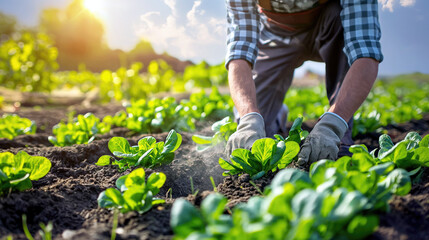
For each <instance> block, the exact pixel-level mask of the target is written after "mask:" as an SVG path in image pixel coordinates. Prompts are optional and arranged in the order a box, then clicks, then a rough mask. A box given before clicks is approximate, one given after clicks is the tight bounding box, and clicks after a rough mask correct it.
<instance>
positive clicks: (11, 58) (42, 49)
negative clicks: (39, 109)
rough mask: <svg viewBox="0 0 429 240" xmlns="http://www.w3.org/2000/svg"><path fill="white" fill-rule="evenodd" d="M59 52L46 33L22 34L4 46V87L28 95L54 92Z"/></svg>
mask: <svg viewBox="0 0 429 240" xmlns="http://www.w3.org/2000/svg"><path fill="white" fill-rule="evenodd" d="M57 55H58V50H57V49H56V48H55V47H53V42H52V40H51V39H50V38H49V37H48V36H47V35H46V34H43V33H38V34H34V33H31V32H22V33H16V34H13V35H12V38H10V39H8V40H7V41H4V42H1V44H0V85H1V86H4V87H6V88H11V89H16V90H20V91H25V92H50V91H52V90H53V89H55V87H56V86H57V81H56V79H55V77H54V76H53V75H52V72H53V71H55V70H56V69H57V68H58V63H57V62H56V59H57Z"/></svg>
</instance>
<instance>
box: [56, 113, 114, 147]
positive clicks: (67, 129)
mask: <svg viewBox="0 0 429 240" xmlns="http://www.w3.org/2000/svg"><path fill="white" fill-rule="evenodd" d="M109 131H110V124H107V123H104V122H100V119H99V118H97V117H96V116H94V114H92V113H87V114H85V115H80V114H79V115H78V116H77V118H75V119H74V120H73V121H72V122H69V123H67V124H66V123H62V122H61V123H59V124H57V125H55V126H54V127H53V129H52V133H53V134H54V135H55V137H54V136H49V141H50V142H51V143H52V144H53V145H55V146H61V147H63V146H71V145H73V144H87V143H91V142H92V141H94V139H95V135H96V134H104V133H107V132H109Z"/></svg>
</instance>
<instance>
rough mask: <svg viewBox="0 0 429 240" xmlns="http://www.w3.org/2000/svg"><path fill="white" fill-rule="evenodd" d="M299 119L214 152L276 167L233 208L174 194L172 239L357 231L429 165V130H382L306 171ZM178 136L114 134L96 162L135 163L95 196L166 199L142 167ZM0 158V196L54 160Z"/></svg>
mask: <svg viewBox="0 0 429 240" xmlns="http://www.w3.org/2000/svg"><path fill="white" fill-rule="evenodd" d="M299 124H300V119H298V120H297V121H296V122H295V126H296V128H295V129H294V131H293V132H291V135H289V136H288V137H286V138H277V139H276V140H274V139H271V138H264V139H260V140H257V141H256V142H255V143H254V145H253V147H252V150H250V151H249V150H245V149H236V150H235V151H234V152H233V153H232V155H231V157H230V158H231V159H230V161H228V160H223V159H222V158H221V159H219V164H220V166H221V167H222V168H224V169H225V175H236V174H243V173H248V174H249V175H250V176H251V177H252V179H256V178H260V177H262V176H264V175H265V174H266V173H268V172H271V171H278V173H277V174H276V176H275V178H274V179H273V180H272V182H271V184H270V186H269V187H268V188H266V189H265V191H264V193H263V194H262V196H257V197H253V198H251V199H250V200H249V201H248V202H247V203H241V204H239V205H237V206H235V207H234V208H233V209H229V208H227V207H226V204H227V199H226V198H225V197H224V196H222V195H221V194H219V193H213V194H210V195H209V196H208V197H206V198H205V199H204V200H203V202H202V203H201V206H200V208H199V209H198V208H196V207H195V206H193V205H192V204H191V203H189V202H187V201H186V200H184V199H178V200H176V201H175V202H174V204H173V207H172V210H171V227H172V229H173V231H174V232H175V235H176V238H177V239H237V238H238V237H240V236H241V237H242V236H245V238H246V239H261V238H263V239H284V237H285V236H287V238H288V239H363V238H365V237H367V236H368V235H370V234H371V233H372V232H373V231H375V229H376V228H377V226H378V223H379V220H378V214H380V213H382V212H386V211H387V210H388V201H389V199H391V198H392V196H394V195H399V196H403V195H406V194H407V193H408V192H409V191H410V189H411V184H412V182H413V181H417V180H418V178H419V177H420V176H421V173H422V172H423V167H427V166H429V135H428V136H425V137H424V138H422V136H420V135H419V134H417V133H415V132H410V133H409V134H408V135H407V136H406V137H405V139H404V140H402V141H400V142H398V143H396V144H393V142H392V141H391V139H390V137H389V136H387V135H382V136H381V137H380V149H378V150H374V151H372V152H368V150H367V148H366V147H365V146H364V145H355V146H352V148H351V152H352V153H353V155H352V156H351V157H348V156H346V157H342V158H340V159H338V160H337V161H330V160H321V161H318V162H316V163H314V164H312V165H311V167H310V170H309V172H304V171H302V170H298V169H294V168H287V169H285V168H286V167H287V166H288V165H289V164H290V163H291V162H292V161H293V160H294V159H295V157H296V155H297V153H298V152H299V142H300V141H301V140H302V138H305V134H304V135H303V134H302V132H303V131H302V130H301V129H300V127H299ZM294 134H295V135H294ZM302 136H304V137H302ZM180 145H181V135H180V134H178V133H177V132H175V131H174V130H171V131H170V133H169V134H168V136H167V138H166V140H165V141H164V142H162V141H161V142H156V140H155V138H153V137H150V136H149V137H145V138H142V139H140V140H139V141H138V143H137V145H135V146H130V144H129V143H128V141H127V140H126V139H125V138H119V137H114V138H112V139H111V140H110V141H109V143H108V147H109V150H110V151H111V152H112V154H113V155H114V157H112V156H109V155H104V156H101V157H100V159H99V161H98V162H97V165H99V166H106V165H109V164H113V165H117V166H118V170H119V171H123V170H124V169H127V168H132V169H133V170H132V172H131V173H129V174H126V175H123V176H122V177H120V178H118V179H117V180H116V184H115V185H116V188H108V189H106V190H105V191H103V192H101V193H100V194H99V196H98V200H97V201H98V205H99V206H100V207H104V208H109V209H112V211H120V212H122V213H126V212H130V211H136V212H138V213H140V214H143V213H145V212H147V211H149V210H150V209H151V208H152V206H153V205H158V204H164V203H165V200H164V199H161V198H157V197H155V195H156V194H157V193H159V190H160V188H161V187H162V186H163V184H164V183H165V181H166V178H167V176H166V175H165V174H163V173H162V172H154V173H152V174H150V175H149V176H148V177H147V178H146V176H145V171H144V169H143V168H142V167H144V168H154V167H157V166H159V165H163V164H169V163H170V162H171V161H172V160H173V159H174V152H175V151H176V150H177V149H178V148H179V147H180ZM112 159H113V161H112ZM0 160H1V161H0V162H1V165H0V177H1V178H0V180H1V182H0V183H1V188H0V193H1V194H2V195H8V194H10V192H11V191H23V190H27V189H29V188H31V187H32V181H34V180H38V179H40V178H42V177H43V176H45V175H46V174H47V173H48V172H49V170H50V168H51V163H50V161H49V160H48V159H47V158H44V157H38V156H30V155H28V154H27V153H25V152H23V151H21V152H19V153H17V154H16V155H14V154H12V153H9V152H5V153H0ZM6 197H7V196H6ZM225 213H228V214H225ZM112 232H114V229H113V230H112ZM44 234H46V235H47V233H44Z"/></svg>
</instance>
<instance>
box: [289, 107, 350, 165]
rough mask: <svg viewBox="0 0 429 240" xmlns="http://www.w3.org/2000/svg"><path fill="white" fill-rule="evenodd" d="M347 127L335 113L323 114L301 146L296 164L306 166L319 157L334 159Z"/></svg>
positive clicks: (319, 158)
mask: <svg viewBox="0 0 429 240" xmlns="http://www.w3.org/2000/svg"><path fill="white" fill-rule="evenodd" d="M347 129H348V125H347V122H346V121H345V120H344V119H343V118H341V117H340V116H338V115H337V114H335V113H331V112H327V113H325V114H323V115H322V116H321V117H320V120H319V122H318V123H317V124H316V126H314V128H313V130H312V131H311V132H310V134H309V135H308V137H307V138H306V139H305V142H304V144H303V145H302V147H301V151H300V153H299V154H298V161H297V164H298V166H300V167H308V166H310V164H312V163H313V162H316V161H318V160H321V159H331V160H336V159H337V156H338V151H339V147H340V141H341V139H342V138H343V136H344V134H345V132H346V131H347Z"/></svg>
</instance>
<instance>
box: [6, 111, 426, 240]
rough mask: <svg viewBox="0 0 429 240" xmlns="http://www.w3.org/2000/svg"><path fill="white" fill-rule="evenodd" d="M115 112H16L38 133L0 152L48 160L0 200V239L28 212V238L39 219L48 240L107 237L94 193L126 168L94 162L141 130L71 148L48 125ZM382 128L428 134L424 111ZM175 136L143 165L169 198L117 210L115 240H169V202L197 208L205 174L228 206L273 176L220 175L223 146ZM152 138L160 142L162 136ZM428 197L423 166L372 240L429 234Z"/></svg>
mask: <svg viewBox="0 0 429 240" xmlns="http://www.w3.org/2000/svg"><path fill="white" fill-rule="evenodd" d="M121 109H123V107H122V106H120V105H113V106H112V105H108V106H97V107H92V108H83V107H73V108H67V109H65V108H51V109H43V110H37V109H27V108H21V109H20V110H19V111H18V112H17V114H18V115H20V116H21V117H27V118H30V119H32V120H34V121H35V122H36V124H37V126H38V130H37V133H36V134H34V135H25V136H18V137H16V138H15V139H14V140H7V139H0V152H5V151H9V152H12V153H17V152H18V151H21V150H24V151H26V152H28V153H29V154H30V155H37V156H44V157H47V158H48V159H49V160H51V162H52V168H51V171H50V172H49V173H48V174H47V175H46V176H45V177H44V178H42V179H40V180H39V181H35V182H33V188H32V189H30V190H27V191H24V192H13V193H10V194H9V195H8V196H3V197H0V239H5V237H6V236H8V235H11V236H12V237H13V239H26V237H25V235H24V232H23V227H22V218H21V217H22V215H23V214H26V215H27V224H28V228H29V230H30V232H31V233H33V235H37V234H36V232H37V231H38V230H39V229H40V226H39V223H45V224H46V223H48V222H49V221H51V222H52V223H53V239H110V234H111V229H112V223H113V212H112V211H109V210H107V209H102V208H99V207H98V205H97V197H98V195H99V193H100V192H102V191H103V190H105V189H107V188H109V187H114V183H115V181H116V179H117V178H118V177H120V176H122V175H124V174H126V173H129V172H130V171H129V170H128V171H126V172H124V173H120V172H118V171H117V169H116V167H115V166H106V167H99V166H96V165H95V162H96V161H97V160H98V158H99V157H100V156H102V155H104V154H110V152H109V150H108V148H107V143H108V140H109V139H110V138H111V137H112V136H123V137H126V138H127V139H128V140H129V141H130V143H131V144H136V143H137V141H138V140H139V139H140V138H142V137H144V136H147V135H145V134H142V135H129V133H128V131H126V130H125V129H122V128H115V129H112V131H111V132H110V133H108V134H105V135H102V136H98V137H97V139H96V140H95V141H94V142H92V143H90V144H86V145H74V146H71V147H54V146H52V145H51V144H50V143H49V141H48V140H47V137H48V136H49V135H50V134H51V132H50V131H51V129H52V127H53V126H54V125H55V124H57V123H58V122H60V121H61V120H65V119H66V118H67V113H68V112H70V111H73V110H74V111H76V113H78V114H84V113H87V112H93V113H94V114H95V115H96V116H97V117H104V116H105V115H108V114H109V115H113V114H115V113H116V112H117V111H119V110H121ZM0 114H2V112H0ZM314 123H315V122H314V121H313V122H312V121H308V122H306V123H305V124H304V126H303V127H304V128H307V129H308V130H310V129H311V128H312V127H313V126H314ZM201 124H202V123H201ZM201 124H200V125H201ZM289 127H290V126H289ZM385 131H387V132H388V134H389V135H390V136H391V137H392V139H393V141H394V142H397V141H399V140H402V139H403V138H404V137H405V135H406V133H407V132H409V131H417V132H419V133H420V134H422V135H426V134H429V114H426V115H425V116H424V118H423V119H420V120H413V121H410V122H408V123H405V124H399V125H389V126H387V127H385ZM197 133H198V134H202V135H204V134H205V135H210V134H211V131H210V127H209V124H207V126H206V127H204V126H201V127H200V129H199V130H198V131H197ZM181 134H182V137H183V142H182V146H181V147H180V148H179V149H178V150H177V152H176V156H175V160H174V161H173V162H172V163H171V164H169V165H166V166H162V167H160V168H158V169H154V170H150V169H148V170H146V172H147V174H150V173H151V172H153V171H161V172H164V173H165V174H166V175H167V181H166V183H165V185H164V187H163V188H162V189H161V192H160V193H159V196H158V197H161V198H164V199H165V200H166V202H167V203H166V204H163V205H160V206H157V207H154V208H153V209H152V210H150V211H149V212H147V213H145V214H142V215H139V214H137V213H134V212H133V213H127V214H119V218H118V219H119V224H118V229H117V239H171V238H172V236H173V232H172V230H171V228H170V227H169V218H170V210H171V206H172V203H173V202H174V200H175V199H177V198H179V197H187V199H188V200H190V201H191V202H192V203H194V204H195V205H199V204H200V203H201V200H202V199H203V198H204V197H205V196H206V195H207V194H208V193H209V192H208V191H213V185H212V183H211V181H210V176H212V177H213V179H214V182H215V185H217V186H216V187H217V190H218V191H219V192H221V193H222V194H224V195H225V196H226V197H227V198H228V199H229V202H228V206H229V207H232V206H234V205H236V204H237V203H240V202H245V201H247V200H248V199H249V198H250V197H251V196H255V195H258V194H260V192H261V191H263V189H264V187H265V186H267V185H268V184H269V183H270V181H271V179H272V178H273V177H274V174H271V175H269V176H266V177H264V178H261V179H259V180H256V181H250V178H249V176H248V175H242V176H240V177H237V176H229V177H224V176H222V169H221V168H220V167H219V166H218V163H217V162H218V159H219V157H224V154H223V150H222V148H221V147H218V148H214V149H210V150H207V151H205V152H202V153H201V152H197V151H196V150H195V144H194V143H193V142H192V140H191V137H192V135H193V134H195V133H187V132H182V133H181ZM151 136H154V137H155V138H156V139H157V140H158V141H164V140H165V137H166V136H167V133H159V134H151ZM379 136H380V134H378V133H371V134H366V135H360V136H357V137H356V139H355V140H356V143H357V144H361V143H362V144H366V145H367V146H368V147H369V148H371V149H374V148H377V147H378V137H379ZM191 181H192V183H193V186H194V189H193V190H192V189H191ZM428 199H429V171H428V170H425V172H424V174H423V175H422V177H421V181H420V182H419V183H416V184H414V185H413V188H412V190H411V192H410V194H408V195H406V196H404V197H398V196H396V197H394V198H393V199H392V200H391V202H390V208H391V209H390V212H388V213H386V214H382V215H381V216H380V227H379V228H378V229H377V231H376V232H375V233H374V234H373V235H372V236H371V237H370V239H425V238H426V236H427V235H428V234H429V200H428ZM37 236H38V235H37ZM36 239H40V237H38V238H37V237H36Z"/></svg>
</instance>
